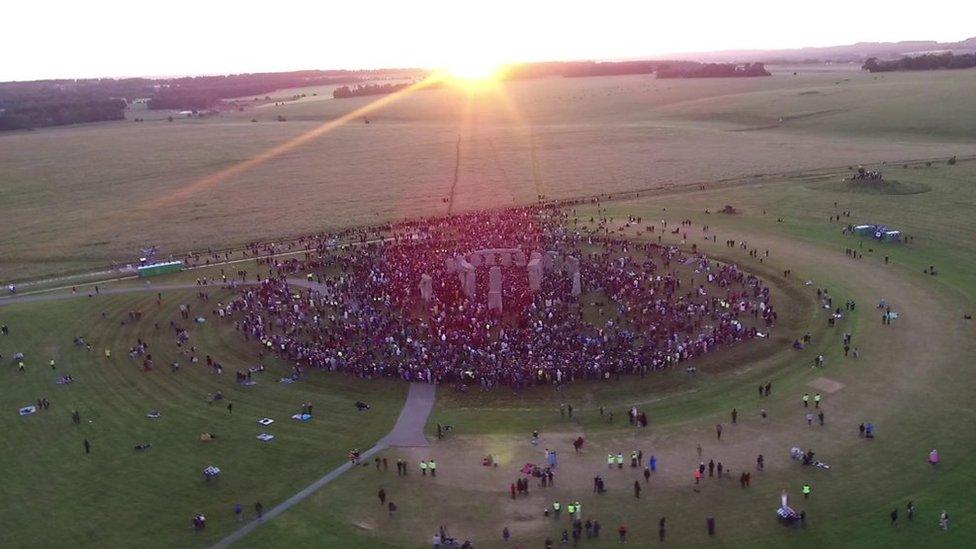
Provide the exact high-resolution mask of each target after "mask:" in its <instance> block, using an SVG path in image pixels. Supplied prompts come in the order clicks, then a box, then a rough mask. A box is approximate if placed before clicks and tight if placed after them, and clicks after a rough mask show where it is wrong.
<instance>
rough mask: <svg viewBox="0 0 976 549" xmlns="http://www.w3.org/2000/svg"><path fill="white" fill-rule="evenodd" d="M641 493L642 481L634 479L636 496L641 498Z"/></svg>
mask: <svg viewBox="0 0 976 549" xmlns="http://www.w3.org/2000/svg"><path fill="white" fill-rule="evenodd" d="M640 493H641V485H640V481H637V480H635V481H634V498H636V499H640Z"/></svg>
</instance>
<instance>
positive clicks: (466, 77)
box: [440, 57, 505, 88]
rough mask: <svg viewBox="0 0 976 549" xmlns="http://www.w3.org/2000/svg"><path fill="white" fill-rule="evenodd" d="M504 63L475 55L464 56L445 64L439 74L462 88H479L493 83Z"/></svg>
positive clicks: (501, 70) (500, 74) (502, 69)
mask: <svg viewBox="0 0 976 549" xmlns="http://www.w3.org/2000/svg"><path fill="white" fill-rule="evenodd" d="M504 68H505V66H504V64H502V63H500V62H497V61H493V60H488V59H479V58H476V57H466V58H463V59H458V60H457V61H455V62H452V63H449V64H447V65H446V66H445V67H444V68H443V69H441V71H440V72H441V76H442V77H443V78H444V79H445V80H447V81H449V82H451V83H453V84H455V85H458V86H461V87H464V88H481V87H484V86H485V85H489V84H495V83H497V82H498V80H499V79H500V78H501V76H502V73H503V72H504Z"/></svg>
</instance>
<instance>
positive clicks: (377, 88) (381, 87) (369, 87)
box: [332, 82, 413, 99]
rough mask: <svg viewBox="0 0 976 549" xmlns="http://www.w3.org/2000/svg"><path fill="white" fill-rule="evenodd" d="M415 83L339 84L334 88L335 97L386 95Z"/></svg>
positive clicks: (333, 95)
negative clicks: (351, 85)
mask: <svg viewBox="0 0 976 549" xmlns="http://www.w3.org/2000/svg"><path fill="white" fill-rule="evenodd" d="M412 85H413V82H402V83H399V84H362V85H359V86H355V87H352V88H350V87H349V86H339V87H338V88H336V89H334V90H332V98H333V99H348V98H350V97H364V96H367V95H386V94H389V93H394V92H398V91H400V90H403V89H406V88H408V87H410V86H412Z"/></svg>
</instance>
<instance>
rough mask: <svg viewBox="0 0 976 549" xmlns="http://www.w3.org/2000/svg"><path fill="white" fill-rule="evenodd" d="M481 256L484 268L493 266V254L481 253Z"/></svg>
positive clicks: (490, 252)
mask: <svg viewBox="0 0 976 549" xmlns="http://www.w3.org/2000/svg"><path fill="white" fill-rule="evenodd" d="M481 256H482V257H483V258H484V259H485V267H493V266H495V252H492V251H489V252H481Z"/></svg>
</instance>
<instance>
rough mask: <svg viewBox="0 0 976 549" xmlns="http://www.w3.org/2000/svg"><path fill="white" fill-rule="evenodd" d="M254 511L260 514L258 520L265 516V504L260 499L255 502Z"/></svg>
mask: <svg viewBox="0 0 976 549" xmlns="http://www.w3.org/2000/svg"><path fill="white" fill-rule="evenodd" d="M254 513H255V514H256V515H257V516H258V520H261V517H263V516H264V505H261V502H260V501H256V502H254Z"/></svg>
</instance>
